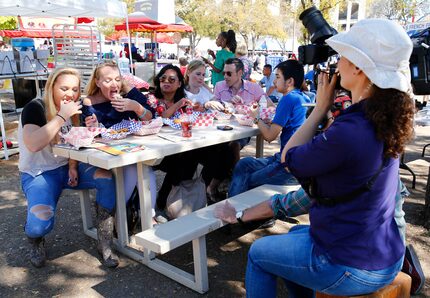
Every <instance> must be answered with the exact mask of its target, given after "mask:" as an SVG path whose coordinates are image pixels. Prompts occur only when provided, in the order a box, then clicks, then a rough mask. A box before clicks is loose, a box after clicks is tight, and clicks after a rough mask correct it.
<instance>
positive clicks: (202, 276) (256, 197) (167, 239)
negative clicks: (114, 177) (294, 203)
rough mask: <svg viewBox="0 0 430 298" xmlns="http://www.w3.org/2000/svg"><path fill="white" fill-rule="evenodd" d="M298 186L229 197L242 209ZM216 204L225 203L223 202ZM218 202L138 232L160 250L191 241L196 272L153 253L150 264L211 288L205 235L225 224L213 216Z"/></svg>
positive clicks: (194, 285) (197, 287) (176, 277)
mask: <svg viewBox="0 0 430 298" xmlns="http://www.w3.org/2000/svg"><path fill="white" fill-rule="evenodd" d="M298 188H299V185H296V186H280V185H267V184H266V185H262V186H259V187H257V188H254V189H252V190H249V191H247V192H244V193H242V194H239V195H237V196H234V197H232V198H229V201H230V203H231V204H232V205H233V206H234V207H235V208H236V210H243V209H246V208H250V207H253V206H255V205H257V204H259V203H261V202H263V201H266V200H268V199H269V198H270V197H271V196H272V195H274V194H276V193H288V192H290V191H293V190H296V189H298ZM217 204H224V202H218V203H217ZM217 204H214V205H211V206H207V207H205V208H202V209H200V210H197V211H195V212H193V213H191V214H188V215H186V216H183V217H180V218H177V219H174V220H172V221H169V222H167V223H165V224H162V225H158V226H156V227H154V228H151V229H148V230H145V231H143V232H141V233H138V234H136V236H135V241H136V244H137V245H140V246H143V247H144V248H146V249H149V250H150V251H153V252H155V253H158V254H164V253H167V252H169V251H171V250H173V249H175V248H177V247H179V246H181V245H184V244H186V243H188V242H192V244H193V260H194V275H191V274H189V273H188V272H185V271H183V270H181V269H179V268H177V267H174V266H172V265H170V264H168V263H166V262H164V261H161V260H159V259H157V258H156V257H155V256H154V255H153V256H152V258H151V260H150V261H148V266H149V267H151V268H152V269H155V270H157V271H158V272H161V273H163V274H164V275H166V276H168V277H170V278H172V279H174V280H175V281H177V282H180V283H182V284H184V285H185V286H187V287H189V288H191V289H193V290H195V291H197V292H199V293H205V292H206V291H207V290H208V289H209V285H208V272H207V256H206V240H205V235H206V234H208V233H210V232H212V231H215V230H217V229H219V228H221V227H223V226H224V225H226V224H225V223H223V222H222V221H221V220H220V219H218V218H216V217H214V213H213V210H214V208H215V206H216V205H217Z"/></svg>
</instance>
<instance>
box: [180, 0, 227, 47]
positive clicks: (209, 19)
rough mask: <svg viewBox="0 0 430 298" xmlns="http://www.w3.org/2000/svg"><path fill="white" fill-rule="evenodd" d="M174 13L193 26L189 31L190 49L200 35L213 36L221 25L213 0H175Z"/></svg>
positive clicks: (219, 30) (194, 45)
mask: <svg viewBox="0 0 430 298" xmlns="http://www.w3.org/2000/svg"><path fill="white" fill-rule="evenodd" d="M175 6H176V14H177V15H178V16H179V17H181V18H182V19H183V20H184V21H185V23H187V24H188V25H190V26H192V27H193V32H191V33H189V34H188V36H189V38H190V44H191V49H192V51H194V48H195V47H196V46H197V45H198V43H199V41H200V40H201V38H202V37H205V36H206V37H211V38H215V37H216V36H217V35H218V34H219V32H221V29H222V26H221V24H220V18H219V14H218V11H217V9H218V7H217V5H216V3H215V1H213V0H176V3H175Z"/></svg>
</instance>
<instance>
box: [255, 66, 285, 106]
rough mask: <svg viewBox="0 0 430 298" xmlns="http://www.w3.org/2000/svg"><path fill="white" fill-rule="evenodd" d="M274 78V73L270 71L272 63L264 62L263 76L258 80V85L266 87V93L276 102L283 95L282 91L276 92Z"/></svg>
mask: <svg viewBox="0 0 430 298" xmlns="http://www.w3.org/2000/svg"><path fill="white" fill-rule="evenodd" d="M275 79H276V75H275V73H273V72H272V65H270V64H266V65H264V67H263V78H262V79H261V80H260V86H261V87H265V88H266V95H267V96H268V97H269V98H270V99H271V100H272V101H273V102H278V101H279V100H280V99H281V97H282V96H283V94H282V93H280V92H278V90H277V88H276V86H275V84H274V83H273V82H274V81H275Z"/></svg>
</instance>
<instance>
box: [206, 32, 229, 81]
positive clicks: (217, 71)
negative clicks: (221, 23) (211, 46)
mask: <svg viewBox="0 0 430 298" xmlns="http://www.w3.org/2000/svg"><path fill="white" fill-rule="evenodd" d="M215 42H216V45H217V46H218V47H221V50H220V51H218V52H217V53H216V55H215V53H214V51H212V50H208V54H209V55H211V56H212V58H213V59H215V61H214V63H212V62H210V61H209V60H208V59H206V58H204V57H202V59H203V61H204V62H205V63H206V64H208V65H209V67H210V68H212V79H211V82H212V85H213V86H215V85H216V83H218V82H219V81H222V80H223V79H224V75H223V70H224V64H225V61H226V60H227V59H229V58H233V57H234V53H235V52H236V46H237V43H236V34H235V33H234V31H233V30H228V31H227V32H224V31H223V32H221V33H220V34H219V35H218V37H217V39H216V41H215Z"/></svg>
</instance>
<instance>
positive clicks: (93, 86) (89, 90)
mask: <svg viewBox="0 0 430 298" xmlns="http://www.w3.org/2000/svg"><path fill="white" fill-rule="evenodd" d="M103 67H111V68H115V69H118V72H119V74H120V75H121V72H120V70H119V67H118V64H117V63H116V62H115V60H106V61H104V62H101V63H100V64H98V65H97V66H96V67H95V68H94V70H93V73H92V74H91V78H90V80H89V81H88V84H87V86H86V87H85V94H86V95H87V96H91V95H96V94H97V93H99V92H100V88H99V86H97V80H98V79H100V69H102V68H103ZM122 80H123V79H122V76H121V83H122ZM123 88H124V84H121V92H123V91H124V90H122V89H123Z"/></svg>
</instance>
